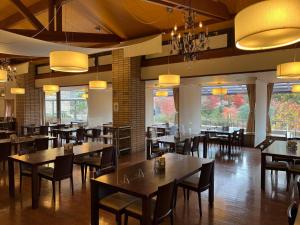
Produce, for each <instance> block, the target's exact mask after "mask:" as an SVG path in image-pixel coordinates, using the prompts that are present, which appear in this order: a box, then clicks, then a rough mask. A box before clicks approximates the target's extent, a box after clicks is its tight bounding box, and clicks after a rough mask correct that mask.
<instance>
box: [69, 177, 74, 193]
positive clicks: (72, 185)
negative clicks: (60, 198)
mask: <svg viewBox="0 0 300 225" xmlns="http://www.w3.org/2000/svg"><path fill="white" fill-rule="evenodd" d="M70 181H71V190H72V195H74V182H73V175H72V176H71V177H70Z"/></svg>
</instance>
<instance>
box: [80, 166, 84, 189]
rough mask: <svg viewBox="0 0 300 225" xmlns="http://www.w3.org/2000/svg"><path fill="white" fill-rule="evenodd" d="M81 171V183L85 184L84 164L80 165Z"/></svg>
mask: <svg viewBox="0 0 300 225" xmlns="http://www.w3.org/2000/svg"><path fill="white" fill-rule="evenodd" d="M80 169H81V182H82V184H84V182H85V177H84V164H80Z"/></svg>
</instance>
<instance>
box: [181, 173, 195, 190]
mask: <svg viewBox="0 0 300 225" xmlns="http://www.w3.org/2000/svg"><path fill="white" fill-rule="evenodd" d="M198 183H199V174H195V175H193V176H190V177H188V178H186V179H185V180H183V181H182V182H181V183H180V185H181V186H186V187H191V188H193V189H197V188H198Z"/></svg>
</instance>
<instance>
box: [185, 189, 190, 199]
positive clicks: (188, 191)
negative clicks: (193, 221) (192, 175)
mask: <svg viewBox="0 0 300 225" xmlns="http://www.w3.org/2000/svg"><path fill="white" fill-rule="evenodd" d="M186 191H187V200H188V201H189V200H190V190H189V189H187V190H186Z"/></svg>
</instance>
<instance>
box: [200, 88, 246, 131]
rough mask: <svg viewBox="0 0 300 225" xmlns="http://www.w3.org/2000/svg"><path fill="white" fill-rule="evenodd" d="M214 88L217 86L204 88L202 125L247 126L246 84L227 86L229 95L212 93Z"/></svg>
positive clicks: (205, 126) (206, 126) (204, 126)
mask: <svg viewBox="0 0 300 225" xmlns="http://www.w3.org/2000/svg"><path fill="white" fill-rule="evenodd" d="M212 88H215V87H203V88H202V97H201V110H200V111H201V124H202V127H203V128H208V127H222V126H230V127H239V128H245V127H246V125H247V119H248V114H249V103H248V95H247V92H246V86H245V85H237V86H227V87H226V88H227V89H228V94H227V95H212V94H211V91H212Z"/></svg>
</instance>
